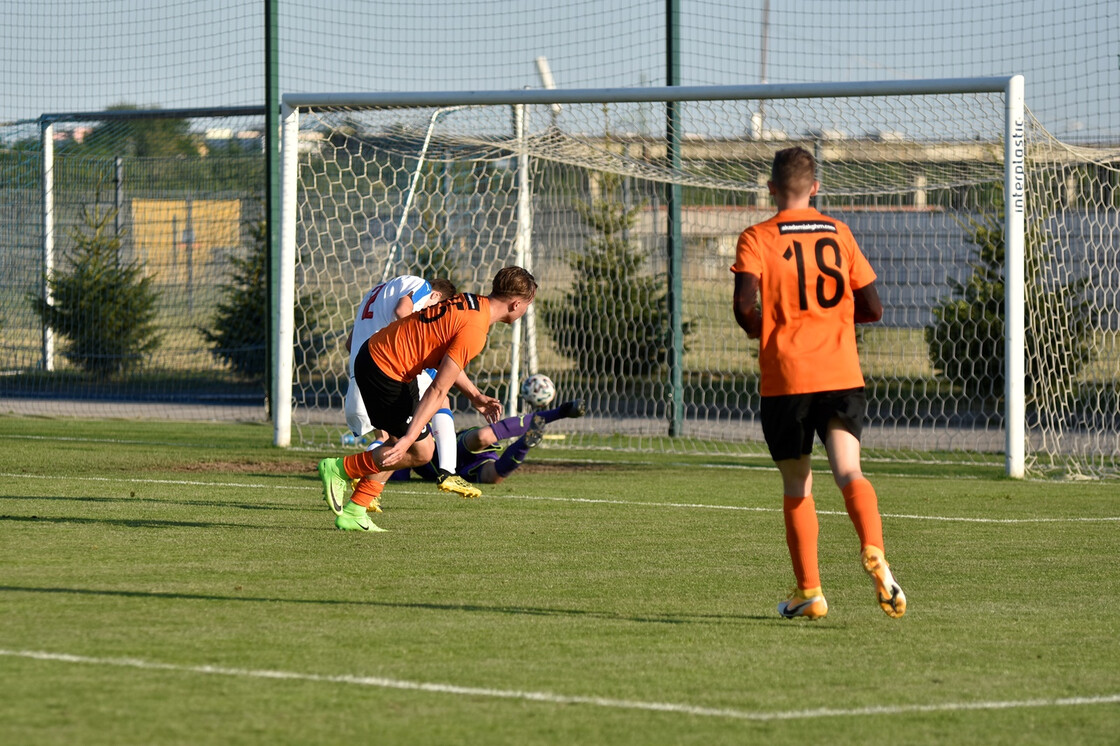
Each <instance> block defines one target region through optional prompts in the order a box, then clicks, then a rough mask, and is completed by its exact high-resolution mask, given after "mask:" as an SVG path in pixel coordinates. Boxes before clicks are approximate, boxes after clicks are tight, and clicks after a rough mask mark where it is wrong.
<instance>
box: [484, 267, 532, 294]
mask: <svg viewBox="0 0 1120 746" xmlns="http://www.w3.org/2000/svg"><path fill="white" fill-rule="evenodd" d="M490 295H491V296H493V297H495V298H524V299H525V300H527V301H531V300H533V298H535V297H536V295H537V279H536V278H535V277H533V276H532V275H531V274H529V272H528V271H527V270H524V269H522V268H521V267H516V266H514V267H504V268H502V269H500V270H498V274H496V275H494V283H493V285H492V287H491V289H490Z"/></svg>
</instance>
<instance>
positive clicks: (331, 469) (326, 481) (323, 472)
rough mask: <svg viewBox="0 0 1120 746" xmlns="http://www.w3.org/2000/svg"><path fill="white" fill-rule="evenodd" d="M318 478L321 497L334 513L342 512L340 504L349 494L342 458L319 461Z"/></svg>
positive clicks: (348, 482)
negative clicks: (320, 485)
mask: <svg viewBox="0 0 1120 746" xmlns="http://www.w3.org/2000/svg"><path fill="white" fill-rule="evenodd" d="M319 480H320V481H322V483H323V499H324V500H326V501H327V507H329V508H330V509H331V512H332V513H334V514H335V515H339V514H340V513H342V506H343V505H344V504H345V503H346V498H347V497H349V495H350V492H351V490H350V480H349V478H348V477H347V476H346V469H344V468H343V467H342V459H340V458H325V459H323V460H322V461H320V462H319Z"/></svg>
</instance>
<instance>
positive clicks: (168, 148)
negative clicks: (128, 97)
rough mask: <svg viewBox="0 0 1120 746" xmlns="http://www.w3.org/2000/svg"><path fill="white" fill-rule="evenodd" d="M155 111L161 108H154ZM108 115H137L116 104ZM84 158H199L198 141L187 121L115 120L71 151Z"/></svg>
mask: <svg viewBox="0 0 1120 746" xmlns="http://www.w3.org/2000/svg"><path fill="white" fill-rule="evenodd" d="M152 108H153V109H156V108H158V107H152ZM108 110H109V111H138V110H139V107H138V106H136V105H135V104H117V105H115V106H111V107H109V109H108ZM68 149H70V150H72V151H73V152H81V153H82V154H83V155H99V156H110V157H115V156H126V157H136V158H166V157H170V156H192V157H197V156H198V155H199V152H200V151H199V142H198V138H197V137H196V136H195V135H193V134H192V133H191V131H190V124H189V122H188V121H187V120H186V119H178V118H173V117H149V118H144V119H120V120H117V119H112V120H108V121H105V122H102V123H101V124H99V125H97V126H96V127H94V128H93V130H92V131H90V133H89V134H88V135H86V136H85V138H83V140H82V142H81V143H80V144H73V145H71V146H69V147H68Z"/></svg>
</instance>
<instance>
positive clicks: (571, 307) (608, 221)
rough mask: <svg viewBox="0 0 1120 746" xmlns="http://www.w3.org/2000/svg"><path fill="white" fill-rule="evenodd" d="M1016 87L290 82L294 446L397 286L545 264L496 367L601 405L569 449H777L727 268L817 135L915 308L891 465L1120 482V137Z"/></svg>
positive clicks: (894, 402) (823, 198)
mask: <svg viewBox="0 0 1120 746" xmlns="http://www.w3.org/2000/svg"><path fill="white" fill-rule="evenodd" d="M1016 80H1017V81H1020V82H1021V79H988V78H984V79H967V80H960V81H949V80H941V81H899V82H891V83H850V84H832V85H788V86H747V87H721V88H675V89H669V88H666V89H611V90H585V91H543V90H535V91H528V90H526V91H508V92H475V93H457V94H455V93H446V94H440V93H433V94H423V93H413V94H353V95H351V94H329V95H315V94H298V95H297V94H289V95H288V96H286V97H285V99H284V100H285V134H284V144H283V150H284V156H283V158H284V198H283V199H284V226H283V235H284V241H283V243H284V248H283V250H282V252H281V253H282V256H284V257H285V259H284V260H283V262H284V263H286V265H287V271H286V273H283V272H282V274H281V275H280V280H279V285H280V308H281V309H294V311H295V313H294V315H293V316H292V317H291V318H288V319H287V321H285V319H284V315H283V314H281V315H280V318H279V320H278V321H279V323H277V324H276V327H277V328H278V329H279V330H280V334H281V336H280V337H279V338H278V341H277V342H276V348H277V350H278V352H279V353H280V354H279V355H278V363H277V365H278V367H277V369H276V375H275V377H274V380H275V388H274V398H275V401H276V407H275V414H276V441H277V443H278V444H281V445H284V444H287V443H288V442H289V440H290V439H294V440H295V442H298V443H301V444H306V445H315V446H322V445H325V444H329V443H334V444H336V445H337V444H338V443H339V436H340V435H341V434H342V433H343V432H344V431H345V429H346V428H345V420H344V417H343V415H342V399H343V394H344V392H345V388H346V383H347V375H346V364H347V360H348V357H347V354H346V352H345V350H344V349H343V343H344V340H345V339H346V336H347V333H348V331H349V327H350V325H351V324H352V322H353V319H354V315H355V311H356V309H355V306H356V304H357V303H358V301H359V299H360V298H361V296H362V295H363V294H364V293H365V292H366V291H367V290H368V289H369V288H370V287H372V286H373V285H375V284H377V283H378V282H381V281H382V280H384V279H386V278H388V277H392V276H395V275H399V274H406V273H407V274H418V275H422V276H425V277H429V278H434V277H448V278H450V279H452V280H453V281H454V282H456V284H457V285H458V287H459V288H460V290H465V291H470V292H476V293H486V292H487V291H488V289H489V281H490V279H491V278H492V276H493V275H494V273H495V272H496V271H497V270H498V269H500V268H501V267H503V266H506V265H509V264H520V265H522V266H525V267H527V268H529V269H530V270H531V271H532V272H533V273H534V274H535V275H536V276H537V278H538V280H539V281H540V291H539V294H538V300H537V302H536V303H535V304H534V305H533V307H532V313H531V314H529V315H527V316H526V317H525V319H523V320H522V322H521V323H518V324H515V325H513V326H512V327H505V326H502V325H499V326H496V327H494V328H493V330H492V331H491V335H490V340H489V342H488V345H487V348H486V350H485V352H484V353H483V354H482V355H481V356H480V358H478V359H477V360H475V361H474V362H473V363H472V365H471V366H470V369H469V371H468V372H469V374H470V375H471V377H472V379H473V380H475V381H476V383H477V384H478V385H479V387H480V388H481V389H483V390H484V391H487V392H488V393H490V394H492V395H495V396H498V397H500V398H501V399H502V400H503V401H504V402H506V406H507V410H516V409H517V408H518V407H519V406H522V407H523V405H520V404H519V402H517V399H516V396H515V392H516V390H517V382H518V381H519V380H521V379H523V378H524V377H525V376H526V375H528V374H530V373H534V372H543V373H545V374H547V375H549V376H550V377H551V378H552V379H553V380H554V381H555V383H556V386H557V389H558V392H559V393H558V399H557V401H564V400H570V399H575V398H581V399H583V400H584V401H585V402H586V403H587V410H588V411H587V416H585V417H583V418H581V419H569V420H562V421H558V422H556V423H554V424H553V425H551V426H550V430H549V436H550V437H549V439H548V440H547V441H546V444H547V445H546V447H563V446H570V447H583V448H597V447H610V448H630V449H639V450H647V451H657V452H678V453H686V452H692V453H731V452H734V453H746V454H758V455H760V456H764V455H765V454H766V449H765V445H764V443H763V441H762V436H761V428H760V426H759V424H758V419H757V417H758V414H757V413H758V409H759V396H758V385H757V384H758V370H757V343H756V342H754V341H753V340H748V339H747V337H746V335H745V334H744V333H743V332H742V331H741V330H740V329H739V328H738V326H737V325H736V323H735V320H734V318H733V315H732V312H731V289H732V284H733V283H732V277H731V274H730V272H729V271H728V270H729V267H730V265H731V264H732V262H733V261H734V252H735V245H736V240H737V238H738V235H739V233H740V232H742V230H743V229H745V228H746V227H747V226H749V225H751V224H754V223H757V222H760V221H762V220H764V219H766V218H767V217H769V216H770V215H771V214H773V206H772V203H771V201H770V197H769V193H768V191H767V188H766V181H767V178H768V175H769V168H770V163H771V160H772V158H773V155H774V153H775V152H776V151H777V150H779V149H781V148H784V147H790V146H792V145H802V146H804V147H806V148H808V149H810V150H811V151H812V152H813V153H814V154H815V156H816V158H817V161H818V169H819V172H818V176H819V178H820V181H821V189H820V193H819V195H818V197H817V200H816V202H817V207H819V208H820V209H821V210H822V211H823V212H825V213H826V214H830V215H832V216H834V217H837V218H839V219H841V220H844V221H845V222H847V223H848V224H849V225H850V226H851V228H852V230H853V232H854V234H855V236H856V238H857V240H858V241H859V242H860V245H861V248H862V249H863V251H864V253H865V254H866V255H867V257H868V258H869V260H870V261H871V264H872V266H873V267H874V268H875V269H876V271H877V273H878V282H877V285H878V289H879V294H880V296H881V298H882V300H883V304H884V307H885V309H886V310H885V315H884V318H883V320H882V321H881V322H879V323H877V324H873V325H868V326H866V327H861V329H860V332H859V344H860V352H861V360H862V365H863V369H864V372H865V376H866V379H867V387H868V389H867V390H868V401H869V408H868V426H867V429H866V431H865V437H864V447H865V455H866V457H867V458H869V459H874V458H884V459H905V460H923V461H925V460H930V461H948V462H962V463H989V462H990V463H991V464H992V465H993V466H994V467H997V468H998V467H1003V468H1006V469H1007V470H1008V472H1009V473H1012V474H1020V473H1023V472H1024V471H1025V472H1026V473H1031V474H1049V473H1055V472H1058V473H1062V474H1089V475H1102V474H1107V475H1115V474H1117V472H1118V469H1117V465H1118V463H1117V460H1118V456H1120V443H1118V436H1117V430H1118V425H1120V423H1118V415H1117V411H1118V406H1117V390H1116V383H1115V382H1116V380H1117V379H1118V377H1120V353H1118V350H1117V325H1118V321H1120V318H1118V316H1117V312H1116V296H1117V286H1118V285H1120V279H1118V275H1117V259H1116V256H1117V251H1116V241H1117V239H1116V238H1115V236H1116V235H1118V233H1117V230H1116V229H1117V225H1116V223H1117V201H1118V200H1117V193H1116V183H1117V178H1116V171H1115V168H1114V167H1113V166H1112V165H1110V164H1111V163H1112V162H1114V160H1115V158H1116V152H1115V150H1113V151H1109V150H1108V149H1107V148H1104V147H1102V148H1100V149H1092V148H1086V147H1079V148H1073V147H1068V146H1065V145H1063V144H1062V143H1060V142H1058V141H1056V140H1055V139H1054V138H1052V137H1051V136H1050V135H1049V134H1048V133H1046V132H1045V131H1044V130H1043V129H1042V128H1041V127H1040V125H1038V123H1037V122H1036V121H1035V120H1034V119H1033V118H1032V117H1031V116H1030V114H1029V112H1026V113H1020V111H1021V110H1019V111H1017V110H1016V104H1017V103H1021V98H1018V101H1016V98H1017V96H1016V93H1015V90H1016V89H1014V87H1013V86H1012V81H1016ZM1018 90H1019V91H1021V88H1020V89H1018ZM1009 92H1010V95H1009ZM670 95H671V96H672V97H673V98H672V99H670ZM1019 95H1020V96H1021V94H1019ZM667 129H668V130H669V131H670V135H669V136H667V135H666V131H667ZM285 335H287V336H285ZM289 350H290V351H291V355H290V357H289V356H288V355H287V351H289ZM288 402H290V410H289V409H288ZM456 418H457V420H459V421H460V422H462V423H463V424H477V422H478V420H477V415H476V414H475V413H474V412H473V411H472V410H471V409H470V407H469V406H467V405H466V402H465V401H462V400H460V401H458V402H457V406H456Z"/></svg>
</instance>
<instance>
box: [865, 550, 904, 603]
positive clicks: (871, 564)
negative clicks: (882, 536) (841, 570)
mask: <svg viewBox="0 0 1120 746" xmlns="http://www.w3.org/2000/svg"><path fill="white" fill-rule="evenodd" d="M860 562H862V564H863V569H864V572H866V573H867V574H868V575H869V576H870V577H871V582H872V583H873V584H874V585H875V595H876V597H877V599H878V601H879V606H880V607H881V608H882V609H883V611H885V612H886V614H887V616H889V617H894V618H895V619H897V618H899V617H900V616H902V615H903V614H905V613H906V594H905V593H903V592H902V588H900V587H899V585H898V583H897V582H895V579H894V575H892V574H891V568H890V566H889V565H888V564H887V560H886V558H885V557H884V556H883V550H882V549H880V548H879V547H876V546H872V545H870V544H869V545H867V546H865V547H864V548H863V553H862V554H861V555H860Z"/></svg>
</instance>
